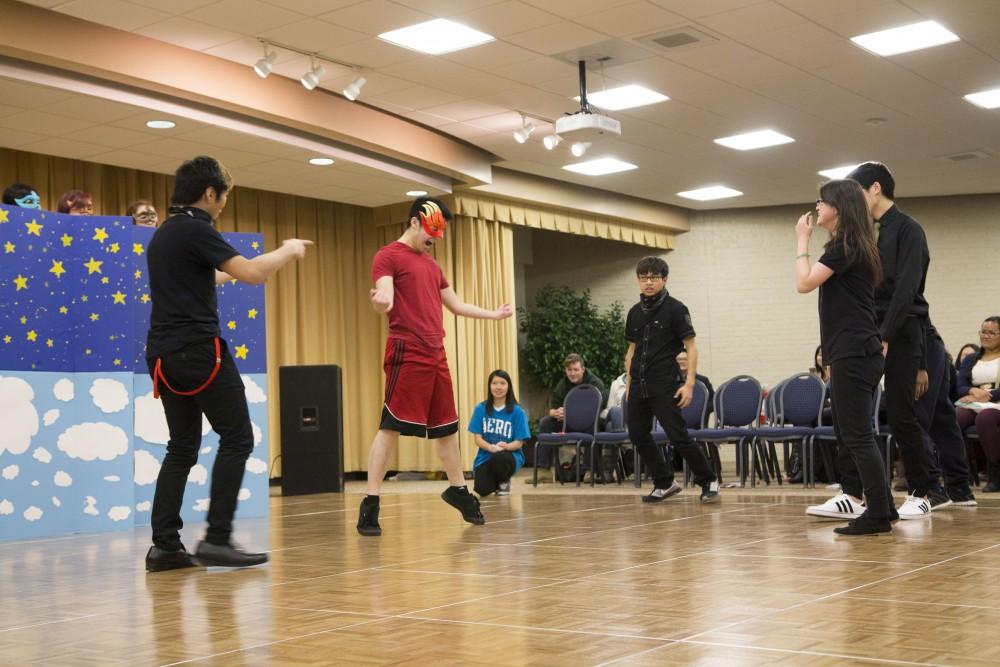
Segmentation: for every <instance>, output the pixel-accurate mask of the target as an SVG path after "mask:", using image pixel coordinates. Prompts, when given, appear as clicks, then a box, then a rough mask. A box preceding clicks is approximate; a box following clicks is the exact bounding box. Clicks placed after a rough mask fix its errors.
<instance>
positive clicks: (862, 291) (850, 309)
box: [819, 239, 882, 364]
mask: <svg viewBox="0 0 1000 667" xmlns="http://www.w3.org/2000/svg"><path fill="white" fill-rule="evenodd" d="M819 263H820V264H822V265H823V266H825V267H827V268H828V269H830V270H831V271H833V275H832V276H830V278H829V279H828V280H827V281H826V282H825V283H823V284H822V285H820V286H819V333H820V341H821V342H822V344H823V363H825V364H831V363H833V362H835V361H837V360H838V359H846V358H848V357H866V356H869V355H871V354H874V353H875V352H877V351H879V350H881V348H882V340H881V339H880V338H879V333H878V326H877V325H876V324H875V285H874V283H873V282H872V277H871V274H870V273H869V272H868V269H866V268H865V267H864V266H862V265H860V264H852V263H851V262H850V261H849V260H848V259H847V255H846V254H845V252H844V244H843V243H841V242H838V241H837V240H836V239H834V240H833V241H831V242H830V243H828V244H827V247H826V249H825V250H824V252H823V256H822V257H820V258H819Z"/></svg>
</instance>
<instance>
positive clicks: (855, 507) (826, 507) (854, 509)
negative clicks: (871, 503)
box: [806, 493, 865, 521]
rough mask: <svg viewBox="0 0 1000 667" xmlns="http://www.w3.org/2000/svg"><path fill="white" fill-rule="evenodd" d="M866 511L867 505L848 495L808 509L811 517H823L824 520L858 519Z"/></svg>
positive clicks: (839, 496) (835, 497) (842, 495)
mask: <svg viewBox="0 0 1000 667" xmlns="http://www.w3.org/2000/svg"><path fill="white" fill-rule="evenodd" d="M864 511H865V505H864V503H862V502H861V501H859V500H858V499H857V498H852V497H851V496H849V495H847V494H846V493H841V494H840V495H838V496H834V497H833V498H830V499H829V500H828V501H826V502H825V503H823V504H822V505H810V506H809V507H807V508H806V514H808V515H809V516H821V517H823V518H824V519H843V520H845V521H846V520H847V519H857V518H858V517H859V516H861V515H862V514H863V513H864Z"/></svg>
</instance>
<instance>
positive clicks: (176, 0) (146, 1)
mask: <svg viewBox="0 0 1000 667" xmlns="http://www.w3.org/2000/svg"><path fill="white" fill-rule="evenodd" d="M218 1H219V0H170V2H164V1H163V0H129V2H131V3H132V4H134V5H142V6H143V7H150V8H152V9H158V10H160V11H162V12H167V13H169V14H173V15H175V16H176V15H178V14H184V13H186V12H190V11H194V10H195V9H199V8H201V7H207V6H208V5H213V4H215V3H216V2H218Z"/></svg>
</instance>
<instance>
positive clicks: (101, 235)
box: [94, 227, 108, 245]
mask: <svg viewBox="0 0 1000 667" xmlns="http://www.w3.org/2000/svg"><path fill="white" fill-rule="evenodd" d="M106 238H108V233H107V232H106V231H105V230H104V227H98V228H97V229H95V230H94V240H95V241H97V242H98V243H100V244H102V245H103V244H104V239H106Z"/></svg>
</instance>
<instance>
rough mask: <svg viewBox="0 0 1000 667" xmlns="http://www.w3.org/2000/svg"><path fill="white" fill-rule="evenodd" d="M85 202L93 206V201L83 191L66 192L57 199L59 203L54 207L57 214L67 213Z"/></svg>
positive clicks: (87, 193) (88, 194)
mask: <svg viewBox="0 0 1000 667" xmlns="http://www.w3.org/2000/svg"><path fill="white" fill-rule="evenodd" d="M85 201H89V202H90V205H91V206H93V205H94V199H93V198H92V197H91V196H90V193H89V192H84V191H83V190H67V191H66V192H64V193H62V196H61V197H59V203H58V204H57V205H56V211H58V212H59V213H69V212H70V211H72V210H73V209H74V208H76V207H77V205H78V204H82V203H83V202H85Z"/></svg>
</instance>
